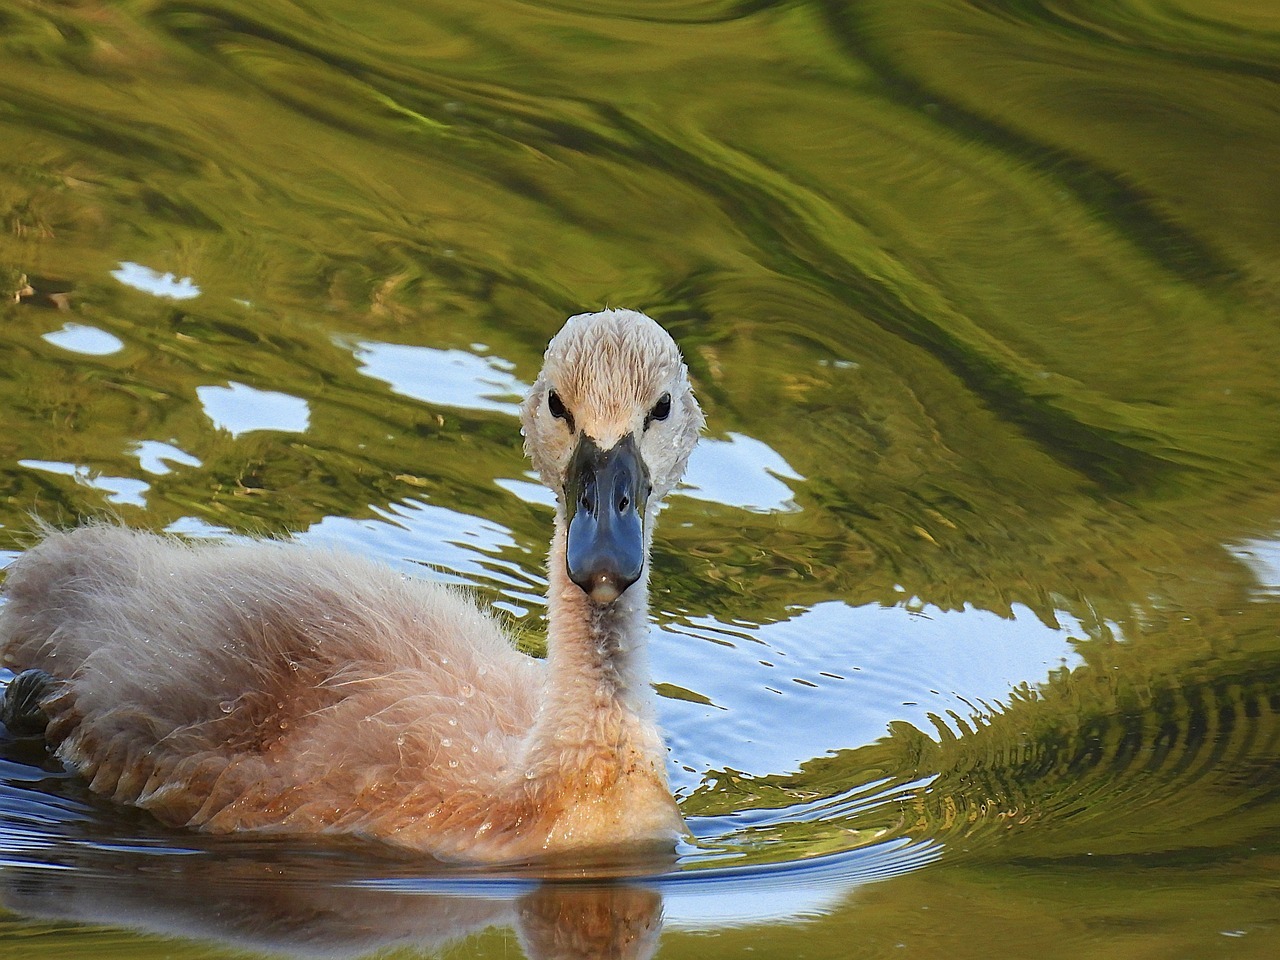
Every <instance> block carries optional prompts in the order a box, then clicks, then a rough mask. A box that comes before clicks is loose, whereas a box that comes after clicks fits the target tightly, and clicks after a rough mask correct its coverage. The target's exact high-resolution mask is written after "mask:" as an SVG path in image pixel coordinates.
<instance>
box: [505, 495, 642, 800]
mask: <svg viewBox="0 0 1280 960" xmlns="http://www.w3.org/2000/svg"><path fill="white" fill-rule="evenodd" d="M647 526H648V525H647ZM565 539H566V532H565V524H564V521H563V518H562V517H561V516H560V515H559V511H557V516H556V527H555V535H554V537H553V538H552V541H551V555H550V570H549V574H548V581H549V587H548V594H547V620H548V630H547V670H548V676H547V687H546V691H545V699H544V701H543V706H542V709H541V712H540V713H539V715H538V719H537V721H536V722H535V725H534V728H533V730H532V732H531V734H530V738H529V740H528V752H527V754H526V769H527V770H529V771H530V772H536V773H537V774H539V775H542V776H547V775H551V776H556V775H557V774H558V775H559V776H565V777H584V776H585V777H586V778H587V779H588V780H599V779H602V778H603V779H605V780H608V779H611V778H612V777H613V775H614V771H610V770H608V769H607V767H608V765H609V764H610V763H613V764H622V763H624V762H626V761H627V759H628V757H632V758H634V756H635V755H636V754H639V755H641V756H648V757H651V758H653V759H654V760H655V762H656V765H657V768H658V770H659V771H661V769H662V759H661V758H662V745H661V739H660V737H659V735H658V732H657V728H656V727H655V725H654V721H653V691H652V690H651V689H650V686H649V667H648V659H647V655H646V654H647V651H646V634H647V633H648V594H649V589H648V581H649V565H648V561H647V560H646V562H645V567H644V570H643V572H642V573H641V576H640V579H639V580H637V581H636V582H635V583H633V584H632V585H631V586H630V587H629V588H628V589H627V590H626V591H625V592H624V593H623V594H622V596H620V597H618V599H617V600H615V601H614V602H613V603H610V604H597V603H594V602H593V601H592V600H591V599H590V598H589V597H588V596H587V595H586V594H585V593H584V592H583V591H582V589H581V588H580V587H578V586H577V584H575V583H574V582H573V581H572V580H570V579H569V574H568V570H567V568H566V564H565ZM646 539H647V538H646ZM646 554H647V551H646ZM655 755H656V756H655Z"/></svg>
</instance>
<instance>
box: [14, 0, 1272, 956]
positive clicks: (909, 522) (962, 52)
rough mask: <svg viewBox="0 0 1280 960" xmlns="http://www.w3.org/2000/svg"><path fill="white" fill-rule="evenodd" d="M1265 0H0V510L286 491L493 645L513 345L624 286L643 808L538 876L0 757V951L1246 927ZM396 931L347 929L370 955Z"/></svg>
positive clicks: (885, 942) (127, 506)
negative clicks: (631, 391)
mask: <svg viewBox="0 0 1280 960" xmlns="http://www.w3.org/2000/svg"><path fill="white" fill-rule="evenodd" d="M1278 37H1280V13H1278V12H1277V11H1275V10H1273V9H1272V8H1271V5H1269V4H1247V3H1239V2H1232V0H1202V2H1199V3H1196V4H1191V3H1164V4H1154V3H1142V2H1140V0H1131V2H1127V3H1119V4H1116V3H1108V4H1101V3H1089V2H1077V3H1058V4H1031V3H976V2H975V3H962V2H959V0H896V2H894V3H887V2H880V0H864V2H860V3H856V4H855V3H848V4H843V3H835V2H829V3H819V2H814V3H777V4H768V3H758V4H756V3H752V4H728V3H712V2H708V3H676V2H669V3H658V4H646V5H642V6H636V5H635V4H611V3H592V4H579V3H571V2H568V3H557V4H540V3H530V4H517V3H493V2H490V3H467V2H463V3H457V2H454V3H448V4H435V3H430V2H423V0H415V2H414V3H396V2H390V0H384V2H378V3H368V2H361V3H355V2H351V3H347V2H344V0H329V2H326V3H325V4H322V5H318V6H317V5H311V6H306V5H294V4H287V3H277V2H259V3H254V4H242V3H238V2H234V0H211V2H205V3H186V2H177V0H172V2H129V3H121V4H112V5H103V4H98V3H92V2H87V0H85V2H76V3H69V4H58V5H53V4H5V5H3V6H0V45H2V47H3V54H2V56H0V124H3V133H4V136H3V140H2V141H0V143H2V146H0V212H3V217H4V223H5V229H4V230H3V231H2V232H0V286H2V287H3V289H0V293H3V294H4V295H5V300H6V301H8V300H11V299H12V300H16V302H14V303H11V304H9V305H6V306H4V307H2V308H0V310H2V311H3V313H2V315H0V341H2V344H3V349H0V408H2V409H3V410H4V411H5V413H4V430H3V433H2V434H0V485H2V486H0V491H2V493H3V499H2V500H0V524H3V528H2V529H0V549H3V551H4V553H5V556H6V557H9V558H11V557H13V556H16V555H18V554H19V553H20V551H21V550H22V549H23V547H24V545H25V544H26V543H27V542H29V536H28V533H29V530H30V528H31V521H30V515H31V513H33V512H34V513H37V514H39V515H41V516H44V517H46V518H49V519H51V520H54V521H58V522H70V521H72V520H74V519H75V518H77V517H80V516H97V515H102V514H104V513H113V514H116V515H119V516H121V517H123V518H124V519H125V520H127V521H128V522H130V523H134V524H137V525H140V526H145V527H150V528H153V529H168V530H172V531H175V532H179V533H182V534H184V535H188V536H194V537H223V536H228V535H238V534H245V533H266V534H285V533H290V534H294V535H296V536H297V537H298V538H299V539H302V540H304V541H311V542H325V543H336V544H341V545H343V546H347V547H349V548H352V549H355V550H358V551H360V552H362V553H366V554H370V555H374V556H377V557H381V558H383V559H385V560H387V561H388V562H390V563H392V564H395V565H397V566H398V567H400V568H401V569H403V570H405V571H406V572H410V573H413V574H415V575H421V576H430V577H435V578H439V579H443V580H445V581H448V582H452V583H458V584H462V585H466V586H468V587H470V588H471V589H473V590H475V591H476V592H477V593H479V594H480V595H481V596H482V597H483V598H484V599H486V600H488V601H490V602H492V603H494V604H495V605H496V606H497V607H498V608H499V609H500V610H501V611H502V613H503V615H504V616H507V617H509V618H510V620H511V622H512V624H513V626H514V627H515V629H516V631H517V633H518V634H519V635H520V637H521V643H522V645H524V646H525V647H526V648H527V649H529V650H530V651H532V652H535V653H536V652H538V651H539V650H540V649H541V643H542V640H541V630H542V626H541V616H542V612H543V601H542V598H541V594H542V591H543V588H544V583H545V581H544V576H543V570H542V558H543V554H544V552H545V544H546V540H547V529H548V524H549V520H550V511H549V507H548V502H549V501H548V495H547V493H546V492H545V491H544V490H543V489H542V488H541V487H539V486H538V485H537V484H536V483H535V482H534V478H533V477H532V476H531V475H530V473H529V472H528V466H527V464H526V462H525V461H524V459H523V456H522V452H521V447H520V438H519V435H518V425H517V422H516V419H515V416H514V410H515V404H516V403H517V401H518V398H519V395H520V393H521V391H522V390H523V388H524V385H525V384H527V383H529V382H530V381H531V379H532V378H533V376H534V375H535V373H536V371H537V368H538V365H539V359H540V355H541V351H542V348H543V346H544V344H545V342H546V340H547V338H548V337H549V336H550V334H551V333H553V332H554V331H555V330H556V329H557V328H558V326H559V324H560V322H561V321H562V320H563V318H564V317H565V316H567V315H568V314H570V313H574V312H578V311H580V310H583V309H593V308H598V307H601V306H604V305H606V304H609V305H628V306H636V307H639V308H642V309H646V310H647V311H648V312H650V313H651V314H652V315H654V316H655V317H656V318H658V319H659V320H660V321H661V322H662V323H663V324H664V325H665V326H667V328H668V329H670V330H671V331H672V333H673V334H674V335H675V336H676V338H677V339H678V340H679V342H680V344H681V347H682V349H683V350H684V351H685V354H686V357H687V359H688V361H689V365H690V368H691V371H692V374H693V377H694V379H695V382H696V386H697V389H698V394H699V397H700V399H701V401H702V403H703V406H704V408H705V409H706V411H707V414H708V421H709V434H708V437H707V439H706V441H705V442H704V444H703V445H702V447H701V448H700V449H699V452H698V454H697V455H696V457H695V459H694V461H693V462H692V464H691V470H690V476H689V483H688V485H687V486H686V487H685V488H684V489H683V490H682V491H681V492H680V493H679V494H678V495H676V496H673V498H672V499H671V502H670V504H669V507H668V509H666V510H665V512H664V514H663V517H662V521H661V524H660V526H659V529H658V535H657V542H656V544H655V561H654V566H655V584H654V610H653V613H654V637H653V641H654V642H653V646H654V651H653V661H654V670H655V681H656V682H657V685H658V690H659V692H660V693H661V694H662V699H661V702H660V703H661V705H660V709H661V713H662V721H663V725H664V728H665V730H666V732H667V734H668V741H669V744H670V747H671V753H670V761H671V762H670V771H671V774H672V780H673V784H674V786H675V788H676V790H677V793H678V797H679V799H680V802H681V807H682V809H683V810H684V812H685V814H686V816H687V818H688V820H689V824H690V826H691V828H692V831H693V835H692V837H691V838H690V840H689V841H688V842H687V843H686V844H685V845H683V846H682V848H681V849H680V850H679V851H678V856H677V858H676V859H675V860H674V861H662V862H630V863H620V864H617V865H615V866H616V868H615V870H613V871H611V873H613V874H615V875H614V876H610V877H601V876H600V875H599V874H600V870H599V869H598V868H596V869H591V870H587V869H584V870H579V871H576V872H575V871H573V870H566V871H564V872H562V874H560V875H558V876H556V877H552V878H547V877H544V876H541V875H539V874H537V873H536V872H534V873H531V872H529V871H519V870H516V871H506V872H503V873H501V874H496V875H495V874H493V873H491V872H486V871H480V870H465V869H460V868H439V867H435V868H432V867H429V866H425V865H423V864H422V863H420V862H416V861H411V860H410V861H406V860H404V859H397V858H393V857H389V856H388V855H386V854H385V852H377V851H371V850H369V849H367V848H362V847H359V846H356V847H341V848H333V847H323V846H310V845H307V844H302V843H287V844H279V843H261V842H258V841H247V840H244V839H221V840H219V839H212V838H205V837H199V836H192V835H188V834H184V833H178V832H174V831H167V830H165V829H163V828H161V827H159V826H157V825H156V824H154V823H152V822H150V821H149V820H148V819H147V818H146V817H143V816H141V815H139V814H137V813H134V812H132V811H127V810H119V809H116V808H113V807H111V806H110V805H107V804H105V803H103V802H102V801H100V800H98V799H97V798H95V797H93V796H92V795H90V794H88V793H87V791H86V790H85V789H84V787H83V785H81V784H80V783H79V782H78V781H76V780H75V779H74V778H71V777H67V776H65V775H64V773H62V772H61V771H59V770H57V769H56V768H54V767H52V766H50V765H49V764H48V763H47V762H46V761H45V760H44V759H43V758H42V757H40V756H39V755H32V754H30V753H29V752H22V751H21V750H19V749H18V748H10V749H9V750H8V751H7V752H6V753H5V754H4V757H3V760H0V891H2V894H0V895H2V896H3V898H4V900H3V902H4V904H5V905H6V907H7V910H8V913H7V914H5V915H4V917H3V919H2V920H0V924H2V927H0V955H9V956H15V957H46V956H47V957H54V956H57V957H76V956H83V957H89V956H94V957H97V956H112V955H114V956H128V957H150V956H156V957H159V956H166V957H197V956H199V957H207V956H244V955H245V952H246V951H247V953H248V955H259V954H265V953H272V952H274V953H285V954H294V955H302V956H359V955H362V954H367V953H370V952H372V951H375V950H378V949H380V948H383V947H389V946H393V947H398V948H399V949H400V954H403V955H410V956H412V955H419V954H420V953H424V952H430V951H433V950H438V949H446V950H448V951H449V952H450V953H451V955H455V956H477V957H480V956H501V957H511V956H518V955H520V954H522V953H523V954H525V955H528V956H564V955H572V953H571V947H570V946H569V944H572V943H576V944H578V948H577V949H578V950H579V953H580V954H581V955H585V956H605V955H621V956H647V955H650V954H655V953H656V955H657V956H660V957H671V958H675V957H680V956H696V957H720V956H725V957H728V956H746V955H750V956H755V957H774V956H776V957H820V958H837V957H839V958H843V957H881V956H892V957H926V958H927V957H937V956H951V957H957V958H964V957H969V956H973V957H979V956H980V957H984V958H986V957H990V956H992V955H993V954H997V953H999V954H1006V955H1009V956H1012V957H1019V956H1028V955H1036V956H1040V957H1045V958H1051V957H1064V958H1066V957H1077V956H1081V955H1103V956H1108V957H1117V958H1128V957H1133V958H1138V957H1142V958H1148V957H1188V958H1189V957H1197V958H1198V957H1212V956H1229V957H1246V958H1252V957H1258V958H1262V957H1271V956H1273V955H1275V953H1276V951H1277V949H1280V913H1278V912H1277V908H1276V903H1277V895H1278V894H1280V881H1277V879H1276V877H1277V875H1280V873H1278V870H1277V867H1278V865H1280V844H1278V842H1277V837H1278V835H1280V833H1278V831H1280V797H1278V796H1277V792H1278V791H1280V777H1277V775H1276V772H1275V771H1276V768H1277V761H1278V760H1280V717H1278V716H1277V714H1278V712H1280V641H1278V640H1277V623H1280V618H1278V617H1277V602H1278V601H1280V378H1277V377H1276V375H1275V370H1276V368H1277V361H1280V327H1278V326H1277V325H1276V323H1275V315H1276V310H1277V306H1278V299H1277V292H1278V291H1280V273H1278V272H1277V267H1276V264H1277V263H1280V232H1278V231H1277V229H1276V224H1277V223H1280V186H1277V185H1278V184H1280V178H1278V177H1277V176H1276V172H1277V171H1276V157H1278V156H1280V123H1278V122H1277V118H1278V115H1280V88H1278V87H1277V80H1280V43H1278V41H1277V38H1278ZM400 954H397V955H400Z"/></svg>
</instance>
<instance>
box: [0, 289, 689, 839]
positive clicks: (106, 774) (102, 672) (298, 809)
mask: <svg viewBox="0 0 1280 960" xmlns="http://www.w3.org/2000/svg"><path fill="white" fill-rule="evenodd" d="M552 385H554V389H557V390H559V391H561V392H562V396H563V398H564V402H565V403H566V404H569V405H570V407H571V409H573V410H574V416H575V418H576V421H577V422H576V429H577V431H578V432H579V433H587V434H588V435H590V436H591V437H593V438H594V439H595V440H596V441H597V442H598V443H600V445H601V446H608V445H609V444H611V443H614V442H617V440H618V438H619V437H621V436H622V435H624V434H625V433H627V432H633V433H636V436H637V437H638V438H640V443H639V447H640V450H641V454H642V456H643V458H644V460H645V462H646V466H647V468H648V470H649V473H650V476H651V477H652V478H653V486H654V494H653V496H652V497H651V499H650V500H649V505H648V510H647V522H646V523H645V549H646V556H647V550H648V546H649V541H650V538H651V536H652V525H653V519H654V517H655V515H656V511H657V504H658V500H659V499H660V497H661V495H662V494H663V493H665V492H666V491H667V490H669V489H670V487H671V486H672V485H674V483H675V482H677V480H678V478H679V475H680V474H681V473H682V472H683V469H684V464H685V461H686V460H687V458H688V455H689V451H690V450H691V449H692V447H693V444H694V443H695V442H696V439H697V435H698V432H699V431H700V429H701V427H702V415H701V411H700V410H699V409H698V406H697V403H696V401H695V400H694V399H693V395H692V391H691V390H690V387H689V384H688V379H687V375H686V372H685V368H684V365H683V363H682V362H681V361H680V357H679V353H678V351H677V350H676V347H675V344H674V343H673V342H672V341H671V339H670V337H669V336H668V335H667V334H666V333H665V332H664V331H663V330H662V329H661V328H660V327H659V326H658V325H657V324H656V323H654V322H653V321H652V320H650V319H649V318H647V317H645V316H644V315H642V314H639V313H634V312H631V311H621V310H618V311H606V312H604V313H598V314H590V315H583V316H579V317H574V318H571V319H570V320H569V321H568V323H567V324H566V325H565V327H564V329H563V330H562V331H561V333H560V334H559V335H557V337H556V338H555V339H554V340H553V341H552V343H551V345H550V346H549V348H548V351H547V358H546V365H545V368H544V370H543V373H542V374H541V375H540V376H539V378H538V380H537V382H536V383H535V384H534V386H533V388H532V389H531V391H530V394H529V397H528V399H527V400H526V402H525V404H524V407H523V409H522V415H523V424H524V432H525V436H526V444H527V448H528V451H529V454H530V456H531V458H532V459H533V462H534V463H535V465H536V466H537V467H538V469H539V470H540V471H541V474H542V476H543V479H544V481H545V482H546V483H547V484H548V485H549V486H550V487H551V488H552V489H553V490H555V491H556V493H557V500H558V501H563V489H564V482H565V477H564V473H565V470H566V469H567V465H568V462H569V459H570V455H571V453H572V441H573V436H572V435H571V434H570V433H569V431H568V430H566V429H565V423H564V421H563V420H557V419H556V418H555V417H553V416H552V415H551V414H550V412H549V411H548V405H547V392H548V391H549V390H550V389H553V386H552ZM663 393H669V394H670V396H671V400H672V409H673V414H672V416H671V417H670V420H669V422H667V423H664V424H662V425H661V430H656V429H649V428H648V427H647V425H646V415H647V413H648V411H649V410H650V409H651V408H652V406H653V404H654V403H655V402H656V401H657V399H658V398H659V397H660V396H661V395H662V394H663ZM659 434H660V435H659ZM647 577H648V562H647V560H646V561H645V567H644V575H643V576H642V578H641V580H640V581H638V582H636V583H635V584H633V585H632V586H631V587H630V588H629V589H627V590H626V591H625V592H624V593H622V595H621V596H620V597H618V599H617V600H615V601H614V602H613V603H611V604H607V605H602V604H598V603H595V602H593V601H592V600H591V599H590V598H589V597H588V596H587V595H586V594H585V593H583V591H582V590H581V589H580V588H579V587H577V586H576V585H575V584H574V583H573V582H572V581H570V580H569V578H568V574H567V572H566V569H565V519H564V509H563V503H562V502H561V503H560V504H559V507H558V509H557V516H556V524H555V533H554V536H553V540H552V547H551V555H550V569H549V595H548V659H547V662H546V663H543V662H541V661H537V660H534V659H531V658H529V657H526V656H524V655H523V654H520V653H519V652H517V651H516V650H515V649H514V648H513V647H512V645H511V642H510V640H509V638H508V637H507V636H506V635H505V634H504V632H503V631H502V629H501V627H500V626H499V625H498V623H497V622H496V621H495V620H494V619H492V618H491V617H489V616H488V615H486V614H484V613H482V612H481V611H479V610H478V609H477V608H476V606H475V605H474V604H473V603H472V602H471V601H470V600H469V599H468V598H466V597H465V596H462V595H460V594H459V593H458V592H457V591H454V590H450V589H448V588H445V587H443V586H441V585H439V584H434V583H430V582H426V581H422V580H418V579H415V578H411V577H406V576H403V575H401V574H399V573H397V572H395V571H393V570H391V569H390V568H388V567H386V566H384V565H381V564H378V563H374V562H371V561H369V560H365V559H361V558H359V557H356V556H352V555H349V554H343V553H338V552H333V551H326V550H316V549H308V548H304V547H301V546H298V545H290V544H282V543H275V542H266V541H259V542H251V543H247V544H219V545H209V544H203V545H191V544H188V543H184V542H181V541H179V540H177V539H174V538H170V537H161V536H156V535H152V534H148V533H141V532H137V531H133V530H129V529H126V528H123V527H120V526H115V525H109V524H94V525H89V526H86V527H82V528H79V529H76V530H73V531H70V532H66V533H62V532H48V533H47V535H46V536H45V538H44V539H43V541H42V542H41V543H39V544H38V545H37V546H35V547H33V548H32V549H31V550H29V551H27V552H26V553H25V554H24V555H23V556H22V557H20V558H19V559H18V560H17V561H16V562H15V563H14V564H13V565H12V567H11V568H10V571H9V574H8V577H7V581H6V584H5V593H6V595H7V602H6V603H5V605H4V607H3V609H0V651H2V657H3V662H4V664H5V665H6V666H9V667H11V668H12V669H14V670H26V669H41V670H45V671H47V672H48V673H49V674H51V675H53V677H55V678H56V683H54V684H53V685H52V687H51V688H50V690H49V691H48V692H47V694H46V695H45V696H44V698H43V700H42V701H41V709H42V710H43V712H44V713H45V714H46V715H47V717H48V721H49V722H48V727H47V731H46V737H47V738H48V740H49V741H50V743H51V744H52V745H54V746H55V748H56V750H57V753H58V755H59V756H60V757H61V758H62V759H63V760H64V761H66V762H67V763H69V764H71V765H73V766H74V767H75V768H77V769H78V770H79V771H80V772H81V773H82V774H83V775H84V777H85V778H86V779H87V780H88V781H89V784H90V786H91V787H92V789H94V790H95V791H97V792H99V793H102V794H104V795H106V796H109V797H112V798H113V799H115V800H117V801H119V802H121V803H129V804H134V805H137V806H139V807H142V808H144V809H147V810H149V811H151V812H152V813H154V814H155V815H156V816H157V817H159V818H160V819H162V820H164V821H165V822H167V823H170V824H178V825H184V826H189V827H195V828H199V829H203V830H208V831H213V832H231V831H264V832H275V833H297V834H353V835H358V836H364V837H372V838H378V839H381V840H385V841H387V842H390V843H394V844H398V845H401V846H407V847H411V848H413V849H416V850H421V851H423V852H426V853H430V854H433V855H436V856H439V857H443V858H456V859H467V860H499V859H508V858H520V857H529V856H537V855H541V854H546V853H555V852H561V851H567V850H572V851H577V850H583V849H590V848H599V847H607V846H612V845H616V844H635V843H664V844H670V843H671V842H672V840H673V839H674V837H675V836H676V835H678V833H679V832H680V831H681V830H682V823H681V820H680V817H679V814H678V812H677V811H676V809H675V805H674V802H673V800H672V799H671V796H670V792H669V789H668V786H667V781H666V774H665V767H664V756H665V750H664V747H663V744H662V741H661V738H660V736H659V733H658V730H657V727H656V725H655V723H654V720H653V710H652V696H653V695H652V692H651V690H650V688H649V683H648V672H647V667H646V664H645V661H644V646H645V644H644V640H645V633H646V630H647V615H646V608H647Z"/></svg>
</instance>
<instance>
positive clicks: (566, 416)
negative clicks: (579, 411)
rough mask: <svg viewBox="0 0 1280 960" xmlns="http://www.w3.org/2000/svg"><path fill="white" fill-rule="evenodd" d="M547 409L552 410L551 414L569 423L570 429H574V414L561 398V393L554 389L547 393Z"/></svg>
mask: <svg viewBox="0 0 1280 960" xmlns="http://www.w3.org/2000/svg"><path fill="white" fill-rule="evenodd" d="M547 409H548V410H550V411H551V415H552V416H553V417H555V418H556V419H557V420H563V421H564V422H565V423H567V424H568V425H569V429H570V430H572V429H573V414H571V413H570V412H569V410H568V408H567V407H565V405H564V401H563V400H561V399H560V394H558V393H556V392H555V391H554V390H552V391H550V392H549V393H548V394H547Z"/></svg>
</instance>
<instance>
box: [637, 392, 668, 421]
mask: <svg viewBox="0 0 1280 960" xmlns="http://www.w3.org/2000/svg"><path fill="white" fill-rule="evenodd" d="M669 416H671V394H669V393H664V394H663V395H662V396H661V397H659V398H658V402H657V403H655V404H654V405H653V409H652V410H650V411H649V416H647V417H646V418H645V422H644V425H645V426H646V427H647V426H648V425H649V424H650V423H652V422H653V421H654V420H665V419H667V417H669Z"/></svg>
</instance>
